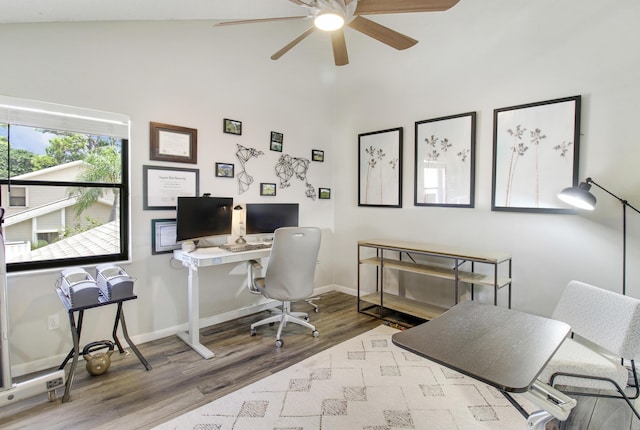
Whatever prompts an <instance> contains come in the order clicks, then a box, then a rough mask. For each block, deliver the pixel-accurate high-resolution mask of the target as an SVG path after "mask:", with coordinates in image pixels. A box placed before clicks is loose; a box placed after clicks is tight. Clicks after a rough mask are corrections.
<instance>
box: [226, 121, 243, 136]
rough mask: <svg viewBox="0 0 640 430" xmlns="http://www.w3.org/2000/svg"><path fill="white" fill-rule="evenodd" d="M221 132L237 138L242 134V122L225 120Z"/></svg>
mask: <svg viewBox="0 0 640 430" xmlns="http://www.w3.org/2000/svg"><path fill="white" fill-rule="evenodd" d="M222 130H223V131H224V132H225V133H229V134H237V135H238V136H239V135H241V134H242V122H240V121H236V120H235V119H228V118H225V119H224V124H223V127H222Z"/></svg>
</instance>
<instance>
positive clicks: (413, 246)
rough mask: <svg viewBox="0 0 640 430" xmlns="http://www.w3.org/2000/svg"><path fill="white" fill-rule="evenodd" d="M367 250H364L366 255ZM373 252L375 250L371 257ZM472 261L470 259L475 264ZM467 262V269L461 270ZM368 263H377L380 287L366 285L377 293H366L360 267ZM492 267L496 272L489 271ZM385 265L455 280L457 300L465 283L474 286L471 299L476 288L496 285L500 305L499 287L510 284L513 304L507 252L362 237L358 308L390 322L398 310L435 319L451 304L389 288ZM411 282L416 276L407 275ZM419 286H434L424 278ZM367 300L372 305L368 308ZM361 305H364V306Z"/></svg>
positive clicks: (359, 245) (455, 298)
mask: <svg viewBox="0 0 640 430" xmlns="http://www.w3.org/2000/svg"><path fill="white" fill-rule="evenodd" d="M363 250H365V253H364V255H363V254H362V252H363ZM374 251H375V254H373V255H372V253H373V252H374ZM405 254H406V255H407V257H408V258H406V259H404V258H402V256H404V255H405ZM382 257H384V259H383V258H382ZM390 257H391V258H390ZM416 261H418V262H416ZM469 263H471V265H470V266H469ZM463 264H464V268H465V270H460V268H461V267H463ZM365 265H368V266H370V267H371V266H373V267H375V272H376V277H375V284H374V285H373V287H375V288H371V287H372V286H370V287H369V288H365V289H367V290H369V291H372V290H374V289H375V293H370V292H364V295H363V296H361V295H360V292H361V291H362V290H361V288H362V285H361V284H360V283H361V273H360V271H361V270H362V269H361V268H362V267H363V266H365ZM491 268H492V269H493V270H489V269H491ZM382 269H391V270H396V271H401V272H409V273H415V274H417V275H422V276H426V277H428V278H435V279H442V280H447V281H450V282H448V283H450V284H452V286H453V287H454V288H452V290H453V292H454V303H458V300H459V299H460V287H461V284H464V285H470V286H471V288H470V291H471V299H472V300H473V299H474V294H475V292H474V290H475V287H483V288H484V287H490V288H492V289H493V304H494V305H497V304H498V290H499V289H501V288H503V287H507V290H508V291H507V292H508V296H507V307H509V308H510V307H511V282H512V280H511V276H512V275H511V256H510V255H508V254H504V253H502V252H489V251H482V250H471V249H463V248H457V247H452V246H446V245H437V244H427V243H418V242H406V241H399V240H392V239H369V240H360V241H358V311H359V312H362V313H366V314H368V315H371V316H374V317H376V318H381V319H386V320H390V318H392V314H394V313H395V314H396V315H398V314H403V315H408V316H414V317H417V318H419V319H425V320H432V319H434V318H437V317H438V316H440V315H442V314H443V313H444V312H446V311H447V308H443V307H441V306H438V305H435V304H433V303H429V302H426V301H421V300H413V299H409V298H407V297H406V296H405V294H404V293H403V290H402V289H400V290H399V294H393V293H387V292H385V283H386V282H385V280H386V277H387V276H389V274H388V273H387V271H386V270H382ZM456 269H458V270H456ZM478 269H480V270H479V271H478ZM370 270H371V269H370ZM407 281H408V283H409V284H410V285H414V284H415V282H413V280H409V279H407ZM368 282H370V281H368ZM445 284H446V283H445ZM418 285H424V287H425V289H426V288H428V287H429V286H428V282H426V283H422V282H420V283H419V284H418ZM421 297H422V296H421ZM367 303H369V305H368V306H367ZM361 305H364V308H363V307H362V306H361ZM376 308H377V309H376ZM376 311H377V312H376Z"/></svg>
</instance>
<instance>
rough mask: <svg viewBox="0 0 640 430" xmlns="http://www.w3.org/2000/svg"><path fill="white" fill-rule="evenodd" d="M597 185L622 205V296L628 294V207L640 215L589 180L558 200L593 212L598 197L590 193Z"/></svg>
mask: <svg viewBox="0 0 640 430" xmlns="http://www.w3.org/2000/svg"><path fill="white" fill-rule="evenodd" d="M592 184H593V185H595V186H596V187H598V188H600V189H601V190H602V191H604V192H605V193H607V194H609V195H610V196H612V197H613V198H615V199H616V200H618V201H619V202H620V203H621V204H622V294H623V295H626V294H627V207H629V208H631V209H633V210H634V211H636V212H638V213H639V214H640V210H638V209H636V208H635V207H633V205H631V204H630V203H629V202H628V201H626V200H624V199H622V198H620V197H618V196H616V195H615V194H613V193H612V192H611V191H609V190H607V189H606V188H604V187H603V186H601V185H600V184H598V183H596V182H595V181H594V180H593V179H591V178H587V179H586V180H585V181H584V182H581V183H580V185H578V186H577V187H569V188H565V189H564V190H562V191H561V192H560V193H559V194H558V198H559V199H560V200H562V201H563V202H565V203H569V204H570V205H572V206H575V207H577V208H579V209H586V210H590V211H591V210H593V209H594V208H595V207H596V197H595V196H594V195H593V194H591V192H590V191H589V190H590V189H591V185H592Z"/></svg>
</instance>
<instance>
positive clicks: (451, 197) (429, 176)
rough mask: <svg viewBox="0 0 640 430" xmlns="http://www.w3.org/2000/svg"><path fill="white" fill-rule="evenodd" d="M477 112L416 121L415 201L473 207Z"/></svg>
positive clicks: (434, 204)
mask: <svg viewBox="0 0 640 430" xmlns="http://www.w3.org/2000/svg"><path fill="white" fill-rule="evenodd" d="M475 136H476V113H475V112H469V113H463V114H459V115H451V116H446V117H442V118H435V119H427V120H424V121H418V122H416V123H415V171H414V194H413V195H414V204H415V205H416V206H455V207H465V208H472V207H473V205H474V188H475V158H476V155H475V146H476V137H475Z"/></svg>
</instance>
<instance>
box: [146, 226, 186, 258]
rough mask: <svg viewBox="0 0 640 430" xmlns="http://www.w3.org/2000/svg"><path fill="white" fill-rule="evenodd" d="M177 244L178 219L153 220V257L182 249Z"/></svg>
mask: <svg viewBox="0 0 640 430" xmlns="http://www.w3.org/2000/svg"><path fill="white" fill-rule="evenodd" d="M180 248H181V244H179V243H177V242H176V219H175V218H164V219H152V220H151V255H156V254H168V253H170V252H173V250H174V249H180Z"/></svg>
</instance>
